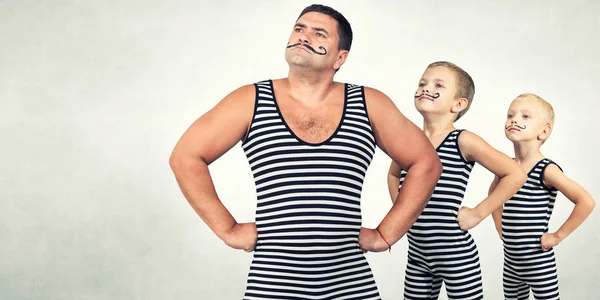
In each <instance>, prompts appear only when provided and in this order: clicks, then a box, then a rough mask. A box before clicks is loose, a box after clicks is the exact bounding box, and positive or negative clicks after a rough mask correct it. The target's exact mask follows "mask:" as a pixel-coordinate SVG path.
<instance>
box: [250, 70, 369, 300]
mask: <svg viewBox="0 0 600 300" xmlns="http://www.w3.org/2000/svg"><path fill="white" fill-rule="evenodd" d="M255 87H256V94H257V96H256V105H255V113H254V118H253V120H252V124H251V127H250V130H249V132H248V136H247V138H246V139H245V140H244V142H243V144H242V147H243V149H244V151H245V153H246V156H247V158H248V161H249V164H250V168H251V169H252V172H253V175H254V180H255V183H256V191H257V199H258V203H257V208H256V226H257V230H258V242H257V245H256V250H255V253H254V260H253V261H252V264H251V267H250V273H249V275H248V285H247V289H246V294H245V296H244V299H311V300H316V299H361V300H362V299H380V296H379V293H378V290H377V286H376V285H375V280H374V278H373V275H372V273H371V268H370V267H369V264H368V263H367V260H366V259H365V257H364V255H363V253H362V251H361V250H360V248H359V246H358V233H359V231H360V228H361V211H360V197H361V191H362V184H363V179H364V176H365V173H366V171H367V168H368V166H369V164H370V163H371V160H372V158H373V154H374V152H375V139H374V136H373V132H372V129H371V126H370V122H369V119H368V116H367V111H366V106H365V100H364V92H363V88H362V87H361V86H355V85H348V84H346V85H345V88H346V92H345V99H344V100H345V104H344V113H343V115H342V119H341V122H340V124H339V126H338V128H337V129H336V131H335V132H334V133H333V134H332V136H331V137H330V138H329V139H328V140H326V141H324V142H323V143H319V144H311V143H307V142H304V141H302V140H301V139H300V138H298V137H297V136H296V135H295V134H294V133H293V132H292V131H291V130H290V129H289V127H288V125H287V124H286V123H285V120H284V119H283V117H282V115H281V113H280V111H279V108H278V106H277V101H276V99H275V96H274V93H273V85H272V81H270V80H269V81H263V82H259V83H256V84H255Z"/></svg>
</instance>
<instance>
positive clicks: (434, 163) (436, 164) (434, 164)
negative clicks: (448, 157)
mask: <svg viewBox="0 0 600 300" xmlns="http://www.w3.org/2000/svg"><path fill="white" fill-rule="evenodd" d="M429 165H430V167H429V168H430V169H429V173H430V174H432V175H434V176H435V177H436V178H437V179H439V178H440V176H441V175H442V171H443V167H442V161H440V158H439V156H438V155H437V153H436V155H435V158H434V159H432V160H431V162H430V164H429ZM437 179H436V180H437Z"/></svg>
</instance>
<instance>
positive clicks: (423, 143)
mask: <svg viewBox="0 0 600 300" xmlns="http://www.w3.org/2000/svg"><path fill="white" fill-rule="evenodd" d="M351 43H352V30H351V28H350V24H349V23H348V21H347V20H346V18H344V16H342V15H341V14H340V13H338V12H337V11H335V10H333V9H332V8H330V7H327V6H322V5H311V6H309V7H307V8H306V9H304V11H302V13H301V14H300V17H299V18H298V20H297V21H296V24H295V25H294V28H293V31H292V34H291V36H290V39H289V41H288V46H287V47H286V50H285V51H286V52H285V58H286V61H287V63H288V64H289V67H290V69H289V74H288V77H287V78H283V79H277V80H272V81H271V80H269V81H264V82H259V83H256V84H254V85H247V86H243V87H241V88H239V89H237V90H235V91H233V92H232V93H231V94H229V95H227V96H226V97H225V98H224V99H223V100H222V101H221V102H220V103H219V104H218V105H216V106H215V107H214V108H213V109H211V110H210V111H209V112H207V113H206V114H204V115H203V116H201V117H200V118H199V119H198V120H196V121H195V122H194V124H192V125H191V127H190V128H189V129H188V130H187V131H186V132H185V133H184V135H183V136H182V137H181V139H180V140H179V142H178V143H177V145H176V146H175V149H174V150H173V154H172V156H171V159H170V165H171V168H172V169H173V172H174V173H175V176H176V178H177V182H178V183H179V186H180V188H181V190H182V192H183V194H184V195H185V197H186V198H187V200H188V201H189V203H190V204H191V206H192V207H193V208H194V210H195V211H196V212H197V213H198V215H199V216H200V217H201V218H202V220H203V221H204V222H206V224H207V225H208V226H209V227H210V228H211V229H212V231H213V232H214V233H215V234H216V235H217V236H218V237H219V238H221V239H222V240H223V241H224V242H225V243H226V244H227V245H229V246H230V247H233V248H236V249H243V250H245V251H248V252H250V251H255V253H254V260H253V262H252V265H251V268H250V274H249V276H248V285H247V289H246V294H245V297H244V299H296V298H298V299H300V298H302V299H340V298H344V299H379V297H380V296H379V293H378V290H377V287H376V285H375V281H374V279H373V275H372V274H371V270H370V267H369V265H368V263H367V261H366V259H365V257H364V255H363V251H374V252H380V251H385V250H387V249H388V248H390V247H391V245H393V244H394V243H395V242H397V241H398V240H399V239H400V238H401V237H402V236H403V235H404V234H405V233H406V231H407V230H408V229H409V228H410V226H411V225H412V224H413V222H414V221H415V219H416V218H417V216H418V215H419V214H420V212H421V210H422V209H423V207H424V206H425V204H426V203H427V200H428V198H429V196H430V195H431V192H432V190H433V187H434V185H435V183H436V181H437V179H438V178H439V175H440V172H441V164H440V161H439V158H438V156H437V154H436V152H435V150H434V149H433V147H432V146H431V143H429V141H428V140H427V138H426V137H425V136H424V135H423V133H422V132H421V130H419V129H418V128H417V127H416V126H415V125H414V124H412V123H411V122H410V121H409V120H407V119H406V118H405V117H404V116H403V115H402V114H401V113H400V112H399V111H398V109H397V108H396V106H395V105H394V103H393V102H392V101H391V100H390V99H389V98H388V97H387V96H386V95H384V94H383V93H381V92H379V91H377V90H375V89H371V88H366V87H364V88H363V87H361V86H355V85H349V84H343V83H339V82H334V81H333V77H334V74H335V72H336V71H337V70H338V69H339V68H340V67H341V66H342V65H343V64H344V62H345V61H346V58H347V57H348V53H349V50H350V45H351ZM367 111H368V114H367ZM239 141H242V147H243V148H244V151H245V153H246V156H247V158H248V160H249V163H250V167H251V169H252V172H253V175H254V179H255V182H256V187H257V198H258V199H257V200H258V202H257V211H256V223H243V224H239V223H237V222H236V221H235V219H234V218H233V217H232V216H231V214H230V213H229V211H228V210H227V209H226V208H225V207H224V206H223V204H222V203H221V201H220V200H219V199H218V197H217V194H216V192H215V189H214V185H213V183H212V180H211V177H210V174H209V171H208V165H210V163H212V162H213V161H215V160H216V159H217V158H219V157H220V156H221V155H223V154H224V153H225V152H227V151H228V150H229V149H230V148H232V147H233V146H234V145H235V144H237V143H238V142H239ZM376 145H377V146H379V147H380V148H381V149H382V150H383V151H384V152H385V153H387V154H388V155H389V156H390V157H391V158H392V159H393V160H394V161H395V162H396V163H398V164H399V165H400V166H401V167H402V168H403V169H405V170H408V171H409V172H408V174H409V175H407V177H406V179H405V181H404V184H403V186H402V189H401V190H400V192H399V194H398V198H397V200H396V202H395V204H394V206H393V207H392V208H391V210H390V211H389V213H388V214H387V215H386V216H385V218H384V219H383V220H382V222H381V224H380V225H379V226H378V228H377V229H367V228H362V227H361V215H360V193H361V190H362V183H363V178H364V175H365V172H366V170H367V167H368V165H369V164H370V162H371V160H372V158H373V153H374V150H375V146H376ZM361 250H362V251H361Z"/></svg>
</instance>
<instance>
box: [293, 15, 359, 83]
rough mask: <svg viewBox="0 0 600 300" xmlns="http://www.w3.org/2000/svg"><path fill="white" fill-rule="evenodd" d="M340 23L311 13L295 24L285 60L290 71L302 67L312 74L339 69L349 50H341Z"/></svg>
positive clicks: (328, 17)
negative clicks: (343, 54) (344, 53)
mask: <svg viewBox="0 0 600 300" xmlns="http://www.w3.org/2000/svg"><path fill="white" fill-rule="evenodd" d="M337 27H338V26H337V21H336V20H335V19H333V18H332V17H330V16H328V15H325V14H322V13H318V12H308V13H306V14H304V15H302V17H300V19H298V21H296V24H294V29H293V30H292V34H291V36H290V38H289V40H288V46H287V48H286V50H285V60H286V61H287V62H288V64H289V65H290V67H292V66H298V67H302V68H307V69H310V70H312V71H319V70H326V69H332V70H333V69H338V68H339V67H340V66H341V64H342V63H343V61H342V62H340V60H339V56H340V54H341V53H342V52H343V51H344V52H348V51H346V50H341V51H340V50H338V48H339V36H338V29H337Z"/></svg>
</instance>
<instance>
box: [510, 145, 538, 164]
mask: <svg viewBox="0 0 600 300" xmlns="http://www.w3.org/2000/svg"><path fill="white" fill-rule="evenodd" d="M513 146H514V149H515V160H516V161H517V162H518V163H519V164H532V163H535V162H537V161H539V160H540V159H542V158H544V157H545V156H544V155H543V154H542V152H541V151H540V147H541V146H542V145H541V144H540V142H538V141H524V142H517V143H513Z"/></svg>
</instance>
